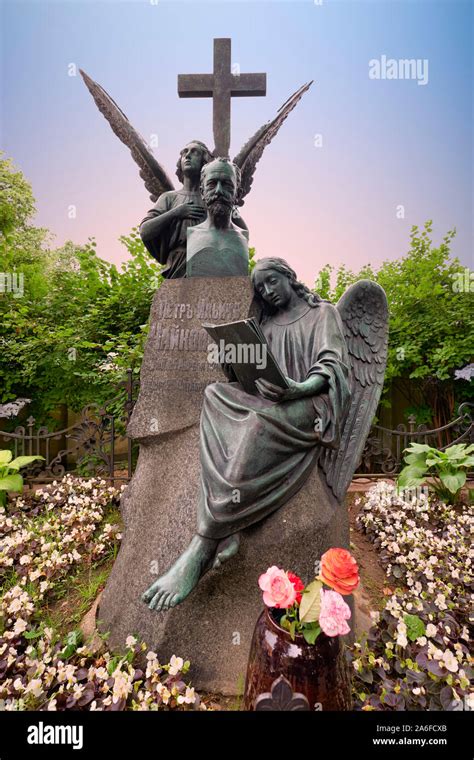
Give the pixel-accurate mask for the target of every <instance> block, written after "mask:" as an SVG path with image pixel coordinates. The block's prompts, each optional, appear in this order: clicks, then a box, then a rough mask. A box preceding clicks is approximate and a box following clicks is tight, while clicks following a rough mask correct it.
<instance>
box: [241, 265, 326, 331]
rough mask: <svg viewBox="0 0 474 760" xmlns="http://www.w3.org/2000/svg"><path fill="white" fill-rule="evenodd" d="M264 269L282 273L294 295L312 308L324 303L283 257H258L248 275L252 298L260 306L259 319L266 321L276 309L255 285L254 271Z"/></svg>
mask: <svg viewBox="0 0 474 760" xmlns="http://www.w3.org/2000/svg"><path fill="white" fill-rule="evenodd" d="M264 269H274V270H275V271H276V272H279V273H280V274H284V275H285V276H286V277H287V278H288V279H289V281H290V285H291V287H292V288H293V290H294V291H295V293H296V295H297V296H298V297H299V298H302V299H303V300H304V301H306V303H307V304H308V305H309V306H311V308H312V309H316V308H317V307H318V306H319V304H320V303H325V301H324V299H323V298H321V296H320V295H318V294H317V293H313V292H312V291H311V290H310V289H309V288H308V286H307V285H305V284H304V283H303V282H300V281H299V280H298V279H297V277H296V272H295V271H294V270H293V269H292V268H291V267H290V266H289V264H287V263H286V261H285V260H284V259H279V258H277V257H276V256H275V257H271V258H267V259H259V260H258V261H257V262H256V264H255V266H254V268H253V270H252V274H251V276H250V277H251V282H252V286H253V291H254V300H255V303H256V305H257V306H259V307H260V321H262V322H264V321H266V320H267V319H268V318H269V317H270V316H271V315H272V314H275V313H276V311H277V309H276V307H274V306H272V305H271V304H269V303H267V301H264V299H263V298H262V296H261V295H260V293H259V292H258V291H257V289H256V287H255V273H256V272H257V271H258V272H261V271H262V270H264Z"/></svg>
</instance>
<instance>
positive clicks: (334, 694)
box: [243, 607, 352, 711]
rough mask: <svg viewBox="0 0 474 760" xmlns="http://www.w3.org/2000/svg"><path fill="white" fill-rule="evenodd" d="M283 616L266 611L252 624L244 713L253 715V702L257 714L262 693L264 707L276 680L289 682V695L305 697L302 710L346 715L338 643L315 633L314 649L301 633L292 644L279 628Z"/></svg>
mask: <svg viewBox="0 0 474 760" xmlns="http://www.w3.org/2000/svg"><path fill="white" fill-rule="evenodd" d="M283 613H284V610H277V609H273V608H268V607H267V608H265V609H264V610H263V612H262V614H261V615H260V617H259V619H258V620H257V624H256V626H255V631H254V634H253V638H252V644H251V648H250V656H249V662H248V667H247V678H246V683H245V693H244V703H243V708H244V710H255V709H256V703H257V709H259V708H258V704H259V702H260V704H262V703H263V699H262V698H261V695H262V694H267V695H268V697H267V698H266V699H265V703H266V704H267V705H268V704H269V695H270V692H271V687H272V684H273V683H274V682H275V680H276V679H277V678H279V677H280V676H283V677H284V678H286V679H287V680H288V681H289V683H290V684H291V687H292V689H293V692H295V693H297V694H300V695H301V694H302V695H304V697H306V699H307V700H308V706H307V708H306V709H309V710H323V711H327V710H351V709H352V699H351V679H350V674H349V667H348V665H347V663H346V658H345V656H344V644H343V641H342V639H341V638H340V637H339V636H334V637H331V636H326V635H325V634H324V633H320V634H319V636H318V638H317V639H316V642H315V643H314V644H308V643H307V642H306V641H305V639H304V637H303V636H302V635H300V634H296V636H295V639H294V641H293V640H292V639H291V636H290V633H289V631H287V630H286V629H284V628H282V627H281V626H280V625H279V623H278V620H279V619H280V618H281V616H282V615H283ZM259 698H260V699H259ZM300 702H301V700H299V701H298V702H297V701H295V702H294V704H295V705H296V704H297V703H298V704H300ZM270 704H271V702H270ZM265 709H271V708H269V707H268V706H267V707H265ZM275 709H277V710H278V709H289V710H291V709H301V707H293V706H288V707H286V708H284V707H281V706H276V707H275Z"/></svg>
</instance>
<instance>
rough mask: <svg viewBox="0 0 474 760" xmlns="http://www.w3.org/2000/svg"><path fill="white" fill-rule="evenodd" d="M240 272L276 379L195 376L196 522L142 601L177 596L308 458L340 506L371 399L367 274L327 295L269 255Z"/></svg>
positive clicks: (379, 311) (382, 324) (375, 349)
mask: <svg viewBox="0 0 474 760" xmlns="http://www.w3.org/2000/svg"><path fill="white" fill-rule="evenodd" d="M252 284H253V288H254V292H255V299H256V302H257V305H258V306H259V307H260V317H259V328H260V329H261V332H262V333H263V336H264V337H265V339H266V341H267V343H268V346H269V348H270V350H271V353H272V356H273V358H274V360H275V362H276V364H277V365H278V367H279V368H280V370H281V371H282V373H283V375H284V380H285V382H284V383H282V384H281V385H277V384H275V383H273V382H271V381H269V380H268V379H265V378H264V377H260V378H257V379H256V380H255V381H254V382H255V386H256V389H257V391H258V392H257V394H254V393H248V392H247V391H246V390H245V389H244V388H243V386H242V385H241V384H240V383H239V382H237V381H236V379H237V378H236V376H235V375H234V374H233V370H232V367H231V366H224V367H223V368H224V370H225V372H226V374H227V376H228V379H229V382H222V383H212V384H210V385H208V386H207V388H206V390H205V393H204V403H203V408H202V414H201V427H200V448H201V491H200V496H199V502H198V505H197V515H198V521H197V530H196V534H195V535H194V537H193V538H192V540H191V542H190V544H189V546H188V547H187V548H186V549H185V551H184V552H183V553H182V554H181V556H180V557H178V559H177V560H176V562H175V563H174V564H173V565H172V567H171V568H170V569H169V570H168V571H167V572H166V573H165V574H164V575H162V576H161V577H160V578H158V580H157V581H156V582H155V583H153V584H152V585H151V586H150V588H149V589H148V590H147V591H146V592H145V593H144V594H143V600H144V601H145V602H147V603H148V606H149V607H150V608H151V609H155V610H166V609H169V608H170V607H174V606H175V605H177V604H179V603H180V602H182V601H183V599H185V598H186V596H188V594H189V593H190V592H191V591H192V590H193V588H194V587H195V586H196V585H197V583H198V582H199V579H200V578H201V577H202V576H203V575H204V573H206V572H207V571H208V570H210V569H211V568H218V567H220V566H221V565H222V563H223V562H225V561H227V560H229V559H230V558H231V557H232V556H233V555H235V554H236V553H237V552H238V548H239V536H240V532H241V531H242V530H244V529H245V528H248V527H249V526H251V525H254V524H255V523H257V522H259V521H260V520H263V519H265V518H266V517H268V516H269V515H271V513H272V512H274V511H275V510H277V509H279V508H280V507H281V506H282V505H283V504H285V503H286V502H287V501H288V500H289V499H290V498H291V497H292V496H293V495H294V494H296V493H297V491H298V490H299V489H300V488H301V487H302V485H303V484H304V482H305V481H306V479H307V478H308V476H309V475H310V473H311V472H312V471H313V468H314V467H316V466H317V468H318V475H319V477H321V478H324V479H325V480H326V483H327V485H328V486H329V489H330V490H329V489H327V493H328V498H331V507H334V506H335V507H336V508H343V507H342V505H341V502H342V501H343V499H344V496H345V493H346V490H347V487H348V485H349V483H350V481H351V479H352V476H353V474H354V472H355V468H356V467H357V465H358V463H359V460H360V457H361V455H362V451H363V448H364V444H365V440H366V437H367V434H368V432H369V429H370V425H371V422H372V419H373V417H374V414H375V411H376V408H377V404H378V401H379V398H380V393H381V390H382V385H383V378H384V371H385V364H386V355H387V319H388V315H387V302H386V297H385V293H384V291H383V290H382V288H381V287H380V286H379V285H377V284H376V283H374V282H370V281H369V280H362V281H360V282H357V283H355V284H354V285H352V286H351V287H350V288H349V289H348V290H347V291H346V293H345V294H344V295H343V296H342V298H341V299H340V301H339V302H338V304H337V305H336V306H334V305H332V304H330V303H328V302H326V301H323V300H322V299H321V298H320V297H319V296H318V295H317V294H315V293H312V292H311V291H310V290H309V289H308V288H307V287H306V286H305V285H304V284H302V283H300V282H298V280H297V278H296V274H295V272H294V271H293V270H292V269H291V268H290V267H289V266H288V264H287V263H286V262H285V261H283V260H282V259H278V258H268V259H261V260H260V261H258V262H257V265H256V266H255V268H254V270H253V272H252ZM283 386H285V387H283ZM317 506H318V505H315V508H317Z"/></svg>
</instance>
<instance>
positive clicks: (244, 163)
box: [234, 80, 313, 206]
mask: <svg viewBox="0 0 474 760" xmlns="http://www.w3.org/2000/svg"><path fill="white" fill-rule="evenodd" d="M312 84H313V81H312V80H311V82H308V83H307V84H304V85H303V86H302V87H300V89H299V90H297V91H296V92H295V93H294V94H293V95H292V96H291V97H290V98H288V100H287V101H286V102H285V103H283V105H282V106H281V108H280V109H279V111H278V113H277V115H276V116H275V118H274V119H273V120H272V121H268V122H267V123H266V124H264V125H263V127H260V129H259V130H257V132H255V134H254V136H253V137H251V138H250V140H248V141H247V142H246V143H245V145H244V147H243V148H242V149H241V150H240V152H239V153H238V154H237V155H236V157H235V158H234V163H235V164H237V166H238V167H239V168H240V171H241V175H242V177H241V183H240V189H239V195H238V198H237V205H238V206H243V203H244V200H243V199H244V198H245V196H246V195H247V193H248V192H249V190H250V188H251V187H252V182H253V175H254V173H255V168H256V166H257V163H258V162H259V161H260V158H261V157H262V153H263V151H264V150H265V148H266V146H267V145H268V144H269V143H270V142H271V141H272V140H273V138H274V137H275V135H276V133H277V132H278V130H279V129H280V127H281V125H282V124H283V122H284V121H285V119H286V117H287V116H288V114H289V113H290V111H292V110H293V108H294V107H295V106H296V104H297V103H298V101H299V100H301V98H302V97H303V95H304V94H305V92H306V91H307V90H309V88H310V87H311V85H312Z"/></svg>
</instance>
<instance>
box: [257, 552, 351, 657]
mask: <svg viewBox="0 0 474 760" xmlns="http://www.w3.org/2000/svg"><path fill="white" fill-rule="evenodd" d="M258 585H259V586H260V588H261V589H262V591H263V601H264V603H265V604H266V605H267V607H270V608H272V611H273V616H274V618H275V619H277V620H278V624H279V625H280V626H281V627H282V628H284V629H286V630H287V631H289V633H290V636H291V638H292V639H293V640H294V639H295V636H296V634H300V635H302V636H303V637H304V639H305V641H306V642H307V643H308V644H314V643H315V642H316V639H317V638H318V636H319V634H320V633H321V632H323V633H325V634H326V636H339V635H344V634H346V633H349V631H350V627H349V625H348V623H347V621H348V620H349V619H350V617H351V610H350V608H349V605H348V604H346V602H345V601H344V599H343V595H349V594H352V592H353V591H354V590H355V589H356V588H357V586H358V585H359V569H358V566H357V562H356V561H355V559H354V557H353V556H352V554H351V553H350V552H348V551H347V550H346V549H339V548H333V549H329V550H328V551H327V552H326V553H325V554H323V556H322V557H321V561H320V563H319V573H318V575H317V576H316V578H315V579H314V580H313V581H311V583H308V585H307V586H306V587H305V585H304V584H303V582H302V580H301V578H299V577H298V576H297V575H295V574H294V573H291V572H286V571H285V570H282V569H281V568H279V567H276V565H273V566H272V567H269V568H268V570H267V572H266V573H263V575H261V576H260V577H259V579H258ZM325 586H327V587H328V588H325ZM274 610H282V611H283V612H282V613H275V612H274Z"/></svg>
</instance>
